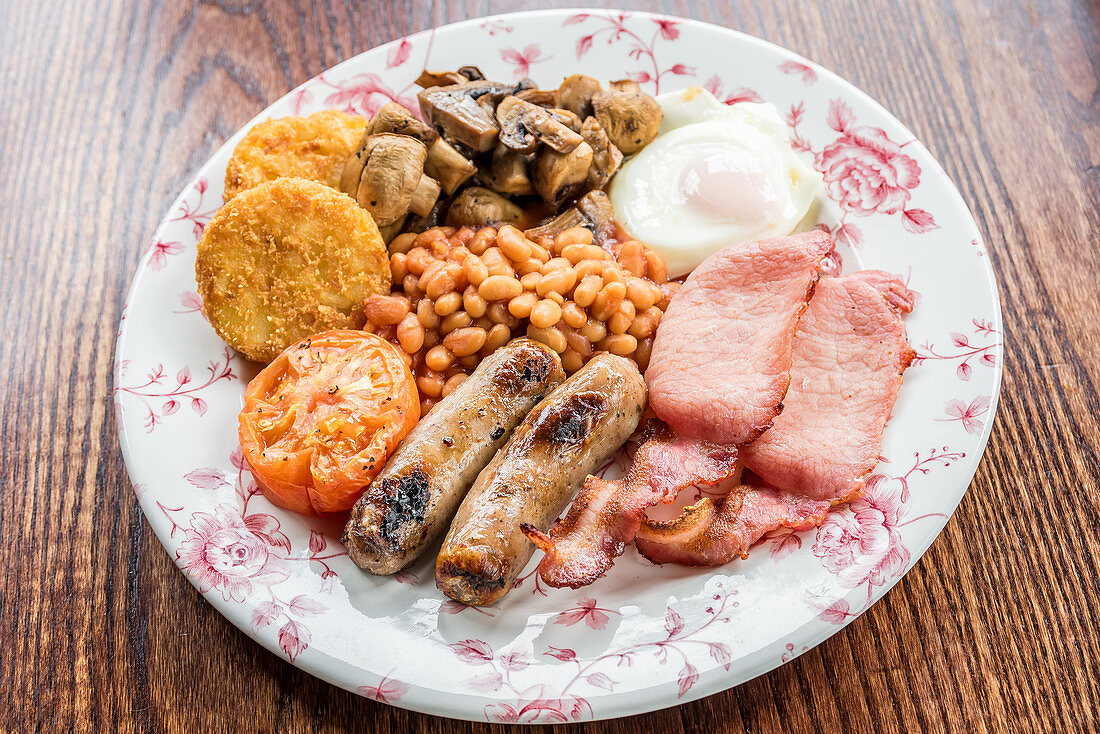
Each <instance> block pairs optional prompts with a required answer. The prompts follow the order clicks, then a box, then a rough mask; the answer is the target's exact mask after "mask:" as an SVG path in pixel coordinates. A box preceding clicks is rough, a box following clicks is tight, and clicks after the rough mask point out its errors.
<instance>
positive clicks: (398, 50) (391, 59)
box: [386, 38, 412, 69]
mask: <svg viewBox="0 0 1100 734" xmlns="http://www.w3.org/2000/svg"><path fill="white" fill-rule="evenodd" d="M410 53H412V43H410V42H409V39H407V38H402V39H401V40H400V41H397V42H396V43H394V44H393V46H392V47H391V48H390V50H389V52H388V53H387V54H386V68H387V69H396V68H397V67H398V66H401V65H402V64H404V63H405V62H406V61H408V60H409V54H410Z"/></svg>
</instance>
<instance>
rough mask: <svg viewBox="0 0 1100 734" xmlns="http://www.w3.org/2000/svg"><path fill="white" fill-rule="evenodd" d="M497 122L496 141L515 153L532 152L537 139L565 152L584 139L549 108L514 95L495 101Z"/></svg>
mask: <svg viewBox="0 0 1100 734" xmlns="http://www.w3.org/2000/svg"><path fill="white" fill-rule="evenodd" d="M497 123H498V124H499V125H500V142H501V143H502V144H503V145H505V146H507V147H509V148H511V149H512V150H514V151H516V152H517V153H533V152H534V151H535V148H536V147H538V144H539V143H540V142H542V143H545V144H546V145H548V146H549V147H551V148H553V149H554V150H555V151H557V152H558V153H568V152H569V151H571V150H573V149H574V148H576V147H577V146H578V145H580V144H581V143H582V142H584V138H582V137H581V136H580V135H579V134H578V133H576V132H573V131H572V130H570V129H569V128H568V127H566V126H565V125H563V124H562V123H560V122H558V120H556V119H554V116H553V115H551V114H550V112H549V111H547V110H545V109H543V108H542V107H539V106H538V105H533V104H531V103H530V102H524V101H523V100H522V99H520V98H519V97H515V96H508V97H505V98H504V99H503V100H501V102H500V104H499V105H497Z"/></svg>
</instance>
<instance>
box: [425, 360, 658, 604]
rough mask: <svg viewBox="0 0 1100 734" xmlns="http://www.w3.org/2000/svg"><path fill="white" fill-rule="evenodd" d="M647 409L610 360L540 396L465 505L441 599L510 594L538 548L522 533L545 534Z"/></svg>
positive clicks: (446, 550)
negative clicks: (524, 527)
mask: <svg viewBox="0 0 1100 734" xmlns="http://www.w3.org/2000/svg"><path fill="white" fill-rule="evenodd" d="M645 404H646V386H645V381H644V380H643V379H642V376H641V375H640V374H639V373H638V368H637V367H635V366H634V363H633V362H631V361H629V360H627V359H623V358H622V357H616V356H614V355H612V354H606V353H605V354H600V355H598V356H596V357H595V358H593V359H592V360H591V361H590V362H589V363H588V364H587V365H585V366H584V367H583V368H582V369H581V370H579V371H578V372H576V373H575V374H574V375H573V376H572V377H570V378H569V379H568V380H566V381H565V382H563V383H562V384H561V385H560V386H558V387H557V389H555V390H554V391H553V392H552V393H550V394H549V395H548V396H546V398H545V399H544V400H543V401H542V402H541V403H539V404H538V405H537V406H536V407H535V409H534V410H532V411H531V414H530V415H528V416H527V417H526V418H525V419H524V421H523V423H521V424H520V426H519V428H517V429H516V431H515V433H514V434H512V438H511V439H510V440H509V441H508V443H507V444H506V445H505V447H504V448H503V449H501V451H500V453H498V454H497V455H496V458H494V459H493V461H492V462H491V463H490V464H489V466H487V467H485V469H484V471H482V472H481V474H480V475H479V476H478V478H477V481H476V482H475V483H474V487H473V489H472V490H470V493H469V494H468V495H467V496H466V499H465V500H463V501H462V506H461V507H459V509H458V514H457V515H456V516H455V520H454V522H453V523H452V524H451V529H450V532H448V533H447V539H446V540H444V541H443V547H442V549H440V551H439V557H438V559H436V566H435V580H436V585H437V586H439V588H440V589H442V590H443V593H444V594H446V595H447V596H449V597H451V598H452V599H455V600H457V601H460V602H462V603H463V604H471V605H484V604H492V603H493V602H495V601H497V600H499V599H500V598H501V597H503V596H504V595H505V594H507V593H508V590H509V589H511V588H512V582H513V581H514V580H515V578H516V576H518V575H519V572H520V571H521V570H523V567H524V566H525V565H526V564H527V561H528V560H530V558H531V554H532V552H533V551H534V548H535V547H534V545H533V544H532V543H531V541H529V540H528V539H527V538H526V536H524V534H523V532H522V531H521V530H520V524H522V523H529V524H531V525H533V526H535V527H537V528H538V529H539V530H542V531H543V532H545V531H546V529H547V528H549V527H550V523H551V522H553V520H554V518H556V517H557V516H558V515H559V514H561V511H562V510H563V509H565V506H566V505H567V504H569V500H570V498H571V497H572V496H573V493H574V492H575V491H576V489H577V487H579V486H580V484H581V482H582V481H584V478H585V477H586V476H588V474H589V473H590V472H592V471H594V470H595V469H596V468H597V467H599V466H600V465H601V464H603V463H604V462H605V461H607V459H609V458H610V457H611V455H612V454H613V453H614V452H615V451H616V450H617V449H618V448H619V447H620V446H621V445H622V444H623V442H624V441H626V439H627V438H628V437H629V436H630V434H631V433H633V432H634V429H635V427H636V426H637V425H638V420H639V419H640V418H641V415H642V411H643V410H644V408H645Z"/></svg>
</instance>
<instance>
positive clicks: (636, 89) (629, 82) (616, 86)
mask: <svg viewBox="0 0 1100 734" xmlns="http://www.w3.org/2000/svg"><path fill="white" fill-rule="evenodd" d="M607 86H609V87H611V91H612V92H629V93H631V94H640V93H641V91H642V85H641V84H639V83H638V82H636V81H634V80H633V79H616V80H615V81H613V82H608V83H607Z"/></svg>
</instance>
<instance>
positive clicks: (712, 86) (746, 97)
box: [703, 74, 764, 104]
mask: <svg viewBox="0 0 1100 734" xmlns="http://www.w3.org/2000/svg"><path fill="white" fill-rule="evenodd" d="M703 88H704V89H706V90H707V91H708V92H710V93H711V94H713V95H714V96H715V97H717V98H718V100H719V101H720V102H722V103H723V104H737V103H738V102H763V101H764V98H763V97H761V96H760V94H759V93H758V92H757V91H756V90H754V89H749V88H748V87H738V88H736V89H732V90H730V92H729V94H724V93H723V91H722V79H721V78H720V77H719V76H718V75H717V74H715V75H714V76H712V77H711V78H710V79H707V81H706V83H705V84H703Z"/></svg>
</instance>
